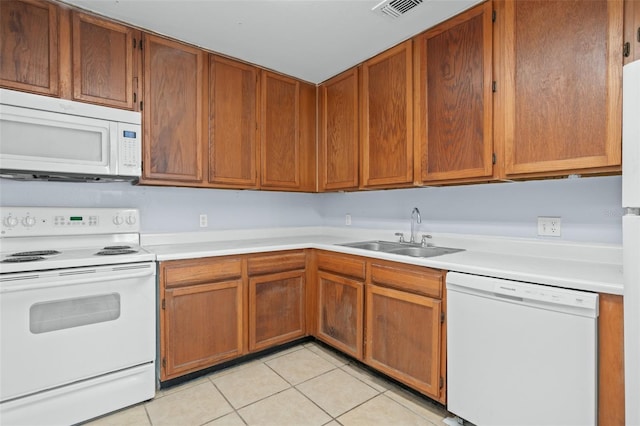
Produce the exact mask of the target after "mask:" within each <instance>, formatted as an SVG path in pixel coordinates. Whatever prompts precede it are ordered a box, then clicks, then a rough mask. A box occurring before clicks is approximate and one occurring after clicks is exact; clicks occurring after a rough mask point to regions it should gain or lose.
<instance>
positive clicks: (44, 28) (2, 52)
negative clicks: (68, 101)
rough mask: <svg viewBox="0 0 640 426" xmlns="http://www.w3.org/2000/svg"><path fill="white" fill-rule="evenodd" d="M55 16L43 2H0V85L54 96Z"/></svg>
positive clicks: (56, 12)
mask: <svg viewBox="0 0 640 426" xmlns="http://www.w3.org/2000/svg"><path fill="white" fill-rule="evenodd" d="M59 15H60V9H59V8H58V6H57V5H55V4H54V3H49V2H46V1H40V0H20V1H17V0H14V1H4V0H3V1H2V2H0V24H1V25H0V34H1V36H2V37H1V38H2V40H1V41H0V85H2V86H3V87H7V88H10V89H15V90H25V91H28V92H34V93H39V94H42V95H50V96H58V94H59V92H60V89H59V66H58V57H59V53H58V46H59V42H60V35H59V26H58V20H59ZM36 52H37V53H36Z"/></svg>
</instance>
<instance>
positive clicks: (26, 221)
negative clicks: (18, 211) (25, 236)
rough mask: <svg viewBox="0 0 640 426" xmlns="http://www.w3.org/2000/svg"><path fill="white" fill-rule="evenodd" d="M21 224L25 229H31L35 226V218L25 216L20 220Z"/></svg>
mask: <svg viewBox="0 0 640 426" xmlns="http://www.w3.org/2000/svg"><path fill="white" fill-rule="evenodd" d="M22 224H23V225H24V226H26V227H27V228H29V227H32V226H33V225H35V224H36V218H35V217H32V216H25V217H24V218H22Z"/></svg>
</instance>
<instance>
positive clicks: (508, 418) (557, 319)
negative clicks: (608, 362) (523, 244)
mask: <svg viewBox="0 0 640 426" xmlns="http://www.w3.org/2000/svg"><path fill="white" fill-rule="evenodd" d="M447 311H448V312H447V409H448V410H449V411H450V412H452V413H454V414H455V415H457V416H459V417H460V418H462V419H464V420H468V421H470V422H472V423H474V424H477V425H479V426H482V425H492V426H513V425H518V426H526V425H530V426H534V425H535V426H544V425H549V426H552V425H553V426H557V425H563V426H570V425H575V426H587V425H595V424H597V386H596V385H597V355H596V354H597V319H598V318H597V317H598V295H597V294H596V293H587V292H582V291H575V290H567V289H562V288H556V287H549V286H544V285H538V284H529V283H523V282H516V281H507V280H503V279H497V278H489V277H483V276H477V275H469V274H461V273H456V272H451V273H448V274H447Z"/></svg>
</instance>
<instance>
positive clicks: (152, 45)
mask: <svg viewBox="0 0 640 426" xmlns="http://www.w3.org/2000/svg"><path fill="white" fill-rule="evenodd" d="M143 52H144V99H145V100H144V107H143V114H144V116H143V119H144V122H143V132H144V139H143V145H144V163H143V170H142V172H143V180H145V179H148V180H160V181H163V180H164V181H167V182H170V183H179V182H184V183H185V184H187V183H190V184H194V183H200V182H202V179H203V176H202V151H203V146H204V145H203V143H202V137H203V132H202V127H203V126H204V125H206V124H207V122H206V120H205V119H204V115H203V95H206V92H205V93H203V65H204V62H203V58H204V52H203V51H201V50H199V49H196V48H194V47H191V46H187V45H184V44H181V43H177V42H174V41H170V40H167V39H164V38H161V37H156V36H153V35H149V34H145V36H144V49H143Z"/></svg>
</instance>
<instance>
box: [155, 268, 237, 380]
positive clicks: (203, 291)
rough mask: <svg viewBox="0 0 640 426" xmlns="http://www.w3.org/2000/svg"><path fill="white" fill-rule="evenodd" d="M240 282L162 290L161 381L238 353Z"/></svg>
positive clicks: (235, 355)
mask: <svg viewBox="0 0 640 426" xmlns="http://www.w3.org/2000/svg"><path fill="white" fill-rule="evenodd" d="M242 315H243V309H242V280H234V281H225V282H220V283H212V284H201V285H194V286H187V287H178V288H170V289H167V290H166V291H165V307H164V323H163V333H162V336H163V337H164V347H163V350H164V353H163V368H162V379H163V380H166V379H171V378H174V377H177V376H180V375H183V374H185V373H188V372H191V371H196V370H199V369H202V368H205V367H208V366H211V365H214V364H216V363H218V362H221V361H223V360H226V359H229V358H233V357H237V356H239V355H241V354H242V340H243V339H242Z"/></svg>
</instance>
